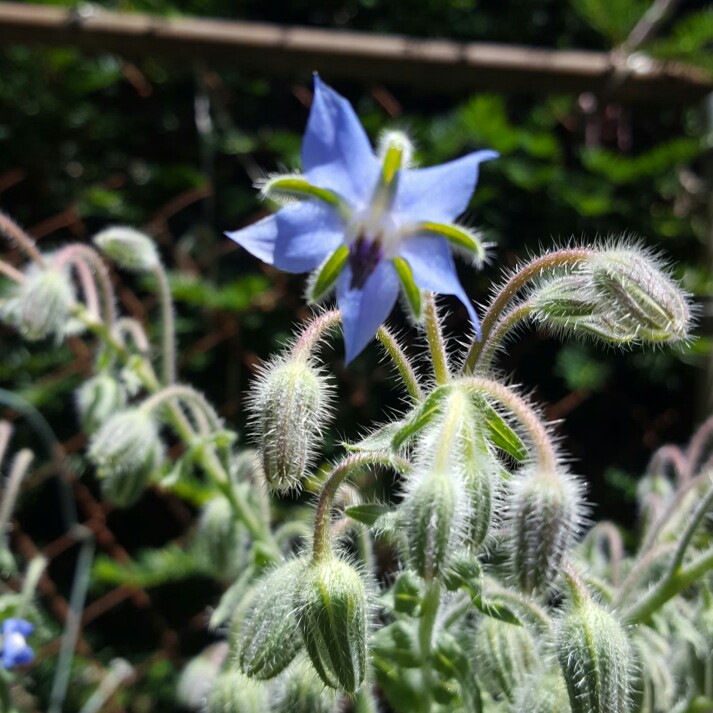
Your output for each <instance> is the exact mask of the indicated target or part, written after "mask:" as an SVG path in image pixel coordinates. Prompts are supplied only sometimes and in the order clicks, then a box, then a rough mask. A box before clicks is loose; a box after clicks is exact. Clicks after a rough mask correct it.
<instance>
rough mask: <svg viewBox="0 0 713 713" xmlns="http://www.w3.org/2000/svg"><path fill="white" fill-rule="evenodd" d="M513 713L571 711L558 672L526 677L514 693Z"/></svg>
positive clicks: (562, 681) (565, 690)
mask: <svg viewBox="0 0 713 713" xmlns="http://www.w3.org/2000/svg"><path fill="white" fill-rule="evenodd" d="M513 713H571V708H570V707H569V697H568V696H567V688H566V687H565V685H564V680H563V678H562V675H561V674H560V672H559V671H554V672H551V673H547V674H545V675H533V676H529V677H528V678H526V679H525V681H524V683H523V684H522V685H521V686H520V687H519V688H518V690H517V691H516V693H515V704H514V706H513Z"/></svg>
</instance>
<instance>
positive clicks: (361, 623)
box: [295, 556, 367, 693]
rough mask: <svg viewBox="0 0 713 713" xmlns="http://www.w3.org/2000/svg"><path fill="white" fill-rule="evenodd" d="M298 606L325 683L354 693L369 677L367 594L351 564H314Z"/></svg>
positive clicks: (310, 649)
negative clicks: (367, 675)
mask: <svg viewBox="0 0 713 713" xmlns="http://www.w3.org/2000/svg"><path fill="white" fill-rule="evenodd" d="M295 608H296V611H297V616H298V620H299V624H300V629H301V631H302V637H303V639H304V643H305V646H306V648H307V653H308V654H309V656H310V659H311V660H312V664H313V666H314V667H315V669H316V671H317V673H318V674H319V676H320V678H321V679H322V681H324V683H325V684H327V685H328V686H331V687H332V688H338V689H342V690H344V691H346V692H347V693H353V692H354V691H356V690H357V689H358V688H359V686H361V684H362V682H363V681H364V677H365V675H366V639H367V598H366V589H365V586H364V582H363V581H362V578H361V576H360V575H359V573H358V572H357V571H356V569H354V567H352V566H351V565H350V564H348V563H347V562H345V561H344V560H341V559H338V558H336V557H334V556H328V557H326V558H325V559H322V560H319V561H315V562H312V563H311V564H310V565H309V567H307V569H306V570H305V572H304V573H303V576H302V577H301V578H300V581H299V586H298V590H297V592H296V596H295Z"/></svg>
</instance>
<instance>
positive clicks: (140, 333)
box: [114, 317, 151, 354]
mask: <svg viewBox="0 0 713 713" xmlns="http://www.w3.org/2000/svg"><path fill="white" fill-rule="evenodd" d="M114 331H115V333H116V334H117V336H118V337H119V338H120V339H121V341H122V342H123V341H124V334H127V335H130V336H131V339H132V340H133V342H134V344H135V345H136V348H137V349H138V350H139V351H140V352H141V353H142V354H148V353H149V352H150V351H151V345H150V344H149V340H148V337H147V336H146V332H145V331H144V328H143V327H142V326H141V324H140V323H139V322H137V321H136V320H135V319H134V318H133V317H120V318H119V319H117V320H116V325H115V327H114Z"/></svg>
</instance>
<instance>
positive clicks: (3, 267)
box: [0, 260, 26, 284]
mask: <svg viewBox="0 0 713 713" xmlns="http://www.w3.org/2000/svg"><path fill="white" fill-rule="evenodd" d="M0 274H2V275H5V277H9V278H10V279H11V280H12V281H13V282H17V283H18V284H21V283H23V282H24V281H25V279H26V278H25V276H24V274H23V273H21V272H20V271H19V270H18V269H17V268H16V267H13V266H12V265H10V263H7V262H5V261H4V260H0Z"/></svg>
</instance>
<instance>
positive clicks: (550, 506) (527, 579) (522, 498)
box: [507, 467, 584, 594]
mask: <svg viewBox="0 0 713 713" xmlns="http://www.w3.org/2000/svg"><path fill="white" fill-rule="evenodd" d="M583 510H584V505H583V497H582V487H581V485H580V482H579V481H578V480H577V479H576V478H575V477H574V476H573V475H571V474H569V473H566V472H565V471H562V470H557V471H549V470H546V469H543V468H539V467H530V468H527V469H526V471H525V472H524V473H523V474H521V475H519V476H518V477H517V478H516V479H515V480H514V481H513V482H512V484H511V491H510V493H509V507H508V515H507V525H508V528H507V529H508V536H509V548H508V549H509V552H510V571H511V575H512V576H513V578H514V579H515V581H516V582H517V584H518V585H519V587H520V589H522V591H523V592H526V593H527V594H534V593H542V592H544V591H546V590H547V589H548V588H550V587H551V586H552V585H553V583H554V580H555V579H556V577H557V575H558V574H559V572H560V568H561V565H562V560H563V557H564V555H565V554H566V553H567V552H568V551H569V550H570V549H571V548H572V546H573V545H574V541H575V538H576V535H577V533H578V532H579V530H580V527H581V524H582V519H583Z"/></svg>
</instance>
